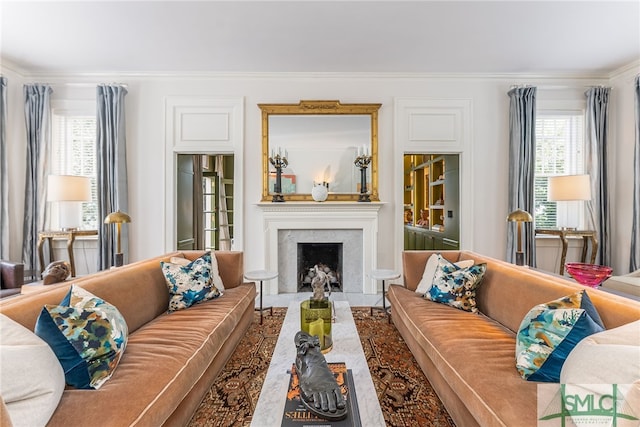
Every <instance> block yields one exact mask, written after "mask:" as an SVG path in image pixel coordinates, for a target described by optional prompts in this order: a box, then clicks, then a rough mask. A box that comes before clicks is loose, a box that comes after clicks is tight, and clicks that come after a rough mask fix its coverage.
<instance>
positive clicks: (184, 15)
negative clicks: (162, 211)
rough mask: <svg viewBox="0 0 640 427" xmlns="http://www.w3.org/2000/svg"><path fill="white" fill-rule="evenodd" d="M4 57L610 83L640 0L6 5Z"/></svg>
mask: <svg viewBox="0 0 640 427" xmlns="http://www.w3.org/2000/svg"><path fill="white" fill-rule="evenodd" d="M0 18H1V39H0V58H1V59H2V60H3V61H5V62H4V63H5V64H6V65H9V66H12V67H13V68H17V70H16V71H21V72H25V73H26V74H30V75H38V74H47V73H74V74H76V73H79V74H83V73H117V74H120V73H181V72H189V73H208V72H407V73H490V74H496V73H498V74H502V73H524V74H545V75H546V74H552V73H553V74H555V73H560V74H567V75H573V74H579V75H591V76H594V75H597V76H602V75H607V74H608V73H610V72H612V71H614V70H617V69H619V68H621V67H623V66H626V65H628V64H631V63H633V62H634V61H639V60H640V1H639V0H635V1H584V2H583V1H496V2H489V1H408V2H403V1H352V2H343V1H327V0H325V1H303V0H299V1H284V2H272V1H253V2H250V1H193V2H191V1H114V0H112V1H67V2H62V1H52V0H49V1H42V2H36V1H28V0H15V1H12V0H0Z"/></svg>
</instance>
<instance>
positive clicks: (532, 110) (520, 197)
mask: <svg viewBox="0 0 640 427" xmlns="http://www.w3.org/2000/svg"><path fill="white" fill-rule="evenodd" d="M536 92H537V89H536V88H535V87H517V88H513V89H511V90H510V91H509V92H508V95H509V99H510V103H509V200H508V209H509V212H513V211H515V210H516V209H522V210H524V211H527V212H529V213H530V214H532V215H533V211H534V191H533V190H534V174H535V153H536V135H535V130H536ZM516 225H517V224H516V223H508V228H507V260H508V261H509V262H512V263H513V262H515V259H516V250H517V245H516V239H517V235H516ZM522 231H523V234H522V249H523V251H524V252H525V264H527V265H530V266H535V261H536V253H535V249H536V247H535V237H534V235H533V227H532V226H531V225H530V224H524V227H523V229H522Z"/></svg>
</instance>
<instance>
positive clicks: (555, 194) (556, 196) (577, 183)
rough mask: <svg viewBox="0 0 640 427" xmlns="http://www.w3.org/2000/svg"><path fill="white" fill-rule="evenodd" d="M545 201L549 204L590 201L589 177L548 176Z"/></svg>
mask: <svg viewBox="0 0 640 427" xmlns="http://www.w3.org/2000/svg"><path fill="white" fill-rule="evenodd" d="M547 200H549V201H550V202H572V201H575V202H581V201H585V200H591V180H590V179H589V175H564V176H550V177H549V186H548V194H547ZM576 211H577V209H576ZM573 221H575V220H573ZM576 222H577V221H576ZM572 228H575V227H572Z"/></svg>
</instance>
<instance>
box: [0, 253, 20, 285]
mask: <svg viewBox="0 0 640 427" xmlns="http://www.w3.org/2000/svg"><path fill="white" fill-rule="evenodd" d="M22 285H24V264H22V263H17V262H11V261H3V260H0V286H1V287H2V289H19V288H21V287H22Z"/></svg>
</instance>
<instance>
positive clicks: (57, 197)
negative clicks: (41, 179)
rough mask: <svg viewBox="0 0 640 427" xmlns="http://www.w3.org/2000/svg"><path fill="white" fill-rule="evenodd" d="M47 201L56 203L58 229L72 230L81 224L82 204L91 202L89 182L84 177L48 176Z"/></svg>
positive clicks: (87, 178) (88, 179)
mask: <svg viewBox="0 0 640 427" xmlns="http://www.w3.org/2000/svg"><path fill="white" fill-rule="evenodd" d="M47 200H48V201H50V202H58V213H59V222H60V228H62V230H65V231H66V230H74V229H77V228H79V227H80V225H81V224H82V209H81V207H82V205H81V203H82V202H89V201H91V180H90V178H89V177H86V176H72V175H49V177H48V179H47Z"/></svg>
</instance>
